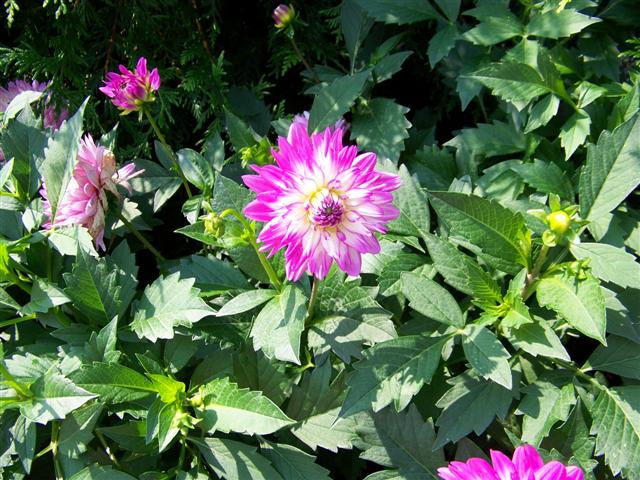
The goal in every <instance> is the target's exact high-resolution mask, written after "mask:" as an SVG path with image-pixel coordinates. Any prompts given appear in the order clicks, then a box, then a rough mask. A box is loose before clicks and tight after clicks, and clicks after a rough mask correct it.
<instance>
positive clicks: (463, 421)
mask: <svg viewBox="0 0 640 480" xmlns="http://www.w3.org/2000/svg"><path fill="white" fill-rule="evenodd" d="M449 383H452V384H453V387H451V389H449V390H448V391H447V392H446V393H445V394H444V395H443V396H442V398H440V400H438V402H437V403H436V406H438V407H440V408H442V409H443V411H442V413H441V414H440V417H438V421H437V422H436V425H438V427H439V429H438V437H437V438H436V442H435V445H434V447H435V448H439V447H442V446H443V445H445V444H447V443H448V442H457V441H458V440H460V439H461V438H462V437H464V436H465V435H467V434H468V433H471V432H472V431H474V432H475V433H476V434H478V435H480V434H482V433H483V432H484V431H485V430H486V428H487V427H488V426H489V424H490V423H491V422H492V421H493V419H494V418H495V417H496V415H497V416H498V417H499V418H501V419H505V418H506V415H507V413H508V410H509V405H511V400H512V399H513V397H514V396H516V395H517V394H518V388H515V389H514V390H508V389H506V388H504V387H502V386H501V385H498V384H497V383H494V382H487V381H485V380H482V379H480V378H479V377H476V376H473V375H469V374H468V373H467V374H463V375H459V376H458V377H455V378H454V379H452V380H450V381H449ZM512 384H513V385H515V386H517V385H518V384H519V375H518V374H517V372H513V381H512Z"/></svg>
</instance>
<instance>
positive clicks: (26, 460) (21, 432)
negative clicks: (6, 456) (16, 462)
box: [12, 415, 36, 474]
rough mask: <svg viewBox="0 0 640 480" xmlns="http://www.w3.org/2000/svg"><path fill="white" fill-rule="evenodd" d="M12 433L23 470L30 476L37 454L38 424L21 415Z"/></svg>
mask: <svg viewBox="0 0 640 480" xmlns="http://www.w3.org/2000/svg"><path fill="white" fill-rule="evenodd" d="M12 432H13V442H14V445H15V450H16V452H17V453H18V457H19V458H20V463H21V464H22V468H24V471H25V472H26V473H27V474H29V473H30V472H31V464H32V463H33V460H34V456H35V453H36V424H35V423H33V422H31V421H29V420H27V419H26V418H25V417H24V416H22V415H21V416H19V417H18V420H17V421H16V423H15V425H14V426H13V428H12Z"/></svg>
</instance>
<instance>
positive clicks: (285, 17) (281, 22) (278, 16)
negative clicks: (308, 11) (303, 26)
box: [273, 3, 295, 28]
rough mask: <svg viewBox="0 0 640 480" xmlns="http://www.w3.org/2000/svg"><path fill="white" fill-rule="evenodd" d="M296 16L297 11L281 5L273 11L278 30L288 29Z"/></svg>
mask: <svg viewBox="0 0 640 480" xmlns="http://www.w3.org/2000/svg"><path fill="white" fill-rule="evenodd" d="M294 16H295V10H294V9H293V7H292V6H289V5H285V4H284V3H281V4H280V5H278V6H277V7H276V8H275V9H274V10H273V21H274V22H275V24H276V27H277V28H283V27H286V26H287V25H289V24H290V23H291V21H292V20H293V17H294Z"/></svg>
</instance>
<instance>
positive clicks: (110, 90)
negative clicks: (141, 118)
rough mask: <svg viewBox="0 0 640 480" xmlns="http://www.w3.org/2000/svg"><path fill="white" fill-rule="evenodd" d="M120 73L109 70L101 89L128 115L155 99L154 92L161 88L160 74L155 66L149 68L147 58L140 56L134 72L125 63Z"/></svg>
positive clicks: (121, 66)
mask: <svg viewBox="0 0 640 480" xmlns="http://www.w3.org/2000/svg"><path fill="white" fill-rule="evenodd" d="M118 68H119V70H120V73H116V72H109V73H107V78H106V80H104V87H100V91H101V92H102V93H104V94H105V95H106V96H107V97H109V98H110V99H111V102H112V103H113V104H114V105H115V106H116V107H118V108H120V109H121V110H122V114H123V115H126V114H128V113H131V112H135V111H138V110H140V109H141V108H142V105H144V104H145V103H148V102H153V101H154V99H155V98H154V96H153V92H155V91H156V90H158V89H159V88H160V74H159V73H158V69H157V68H154V69H153V70H152V71H151V72H149V71H148V70H147V59H146V58H144V57H140V58H139V59H138V63H137V65H136V69H135V71H134V72H131V71H129V70H128V69H127V67H125V66H124V65H120V66H119V67H118Z"/></svg>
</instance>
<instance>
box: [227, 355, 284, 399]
mask: <svg viewBox="0 0 640 480" xmlns="http://www.w3.org/2000/svg"><path fill="white" fill-rule="evenodd" d="M232 363H233V375H234V381H236V382H238V387H241V388H249V389H250V390H255V391H261V392H262V393H263V395H265V396H267V397H268V398H269V399H270V400H272V401H273V402H274V403H275V404H276V405H281V404H282V403H284V401H285V400H286V399H287V398H289V396H290V395H291V389H292V387H293V385H294V381H293V380H292V379H291V378H290V376H289V372H288V371H287V368H286V364H284V363H282V362H279V361H275V360H269V359H268V358H267V357H266V356H265V355H264V354H263V353H262V352H260V351H257V352H256V351H255V350H253V348H251V346H250V345H245V346H244V348H243V350H242V352H240V353H238V354H237V355H234V356H233V362H232ZM230 374H231V372H230V373H229V374H228V375H230ZM220 376H223V374H220V375H218V377H220Z"/></svg>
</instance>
